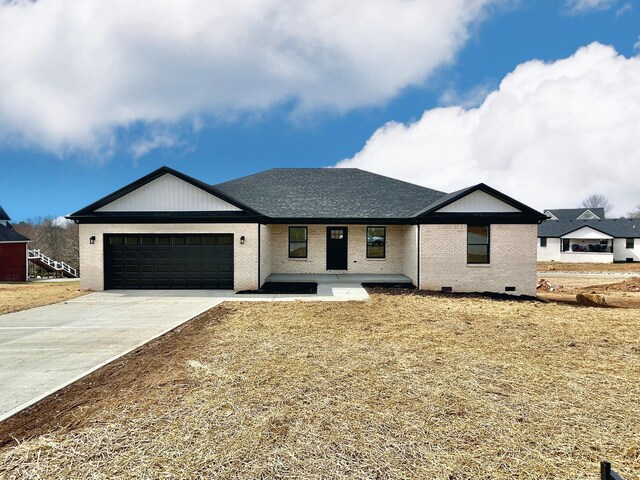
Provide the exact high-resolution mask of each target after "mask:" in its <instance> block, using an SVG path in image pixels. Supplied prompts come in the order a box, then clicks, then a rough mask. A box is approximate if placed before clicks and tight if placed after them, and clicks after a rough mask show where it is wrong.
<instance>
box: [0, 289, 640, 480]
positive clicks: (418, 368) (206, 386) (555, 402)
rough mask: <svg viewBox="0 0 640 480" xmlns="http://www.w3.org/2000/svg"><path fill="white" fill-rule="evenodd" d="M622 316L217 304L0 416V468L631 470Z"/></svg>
mask: <svg viewBox="0 0 640 480" xmlns="http://www.w3.org/2000/svg"><path fill="white" fill-rule="evenodd" d="M638 312H639V311H638V310H631V309H603V308H597V309H596V308H584V307H574V306H569V305H558V304H551V303H549V304H545V303H542V302H516V301H496V300H490V299H484V298H455V297H446V296H433V295H423V294H420V293H409V292H405V293H403V294H383V293H379V292H378V293H375V294H373V295H372V300H371V301H370V302H362V303H357V302H354V303H295V304H292V303H285V302H282V303H226V304H224V306H221V307H218V308H216V309H213V310H211V311H210V312H209V313H207V314H205V315H204V316H203V317H202V318H200V319H198V320H196V321H194V322H192V323H191V324H189V325H187V326H186V327H184V328H183V329H182V330H181V331H179V332H175V333H173V334H170V335H168V336H166V337H164V338H162V339H160V340H159V341H157V342H155V343H154V344H153V345H151V346H150V347H148V348H145V349H144V350H143V351H141V352H139V353H137V354H135V355H131V356H129V357H127V358H126V359H124V360H123V361H121V362H118V364H117V365H112V366H109V367H107V369H106V370H104V371H102V372H97V373H96V374H95V375H94V376H92V377H91V378H89V379H87V380H86V381H84V382H80V384H77V385H76V386H74V387H72V388H71V389H69V390H68V391H67V392H65V393H63V394H62V395H60V396H58V397H57V398H55V399H52V400H50V401H49V403H46V402H45V404H44V406H41V409H40V411H35V412H34V411H32V412H27V413H26V414H25V415H23V418H22V424H21V423H20V421H19V419H18V420H16V421H14V422H13V423H7V424H5V425H4V431H3V430H2V427H3V426H2V425H0V440H2V439H3V438H4V439H5V440H6V439H7V438H8V437H9V435H17V437H18V443H16V441H14V440H12V441H11V442H10V443H9V444H7V445H5V446H4V447H3V448H2V449H1V450H0V476H2V475H4V476H6V477H10V478H11V477H30V478H88V477H90V478H420V479H471V478H473V479H512V478H518V479H547V478H562V479H582V478H594V479H595V478H598V475H597V471H598V462H599V460H601V459H608V460H610V461H612V462H613V464H614V467H615V468H616V469H617V470H618V471H620V473H621V474H622V475H623V476H624V478H625V479H627V480H632V479H638V478H640V476H639V475H640V404H639V402H638V399H640V382H639V381H638V379H639V378H640V335H638V331H639V327H640V315H639V314H638ZM47 409H48V410H47ZM36 419H37V420H38V421H40V422H41V424H40V425H39V426H38V427H37V428H35V429H34V427H33V422H34V420H36ZM11 428H13V429H14V430H13V431H11ZM25 436H29V437H30V438H25Z"/></svg>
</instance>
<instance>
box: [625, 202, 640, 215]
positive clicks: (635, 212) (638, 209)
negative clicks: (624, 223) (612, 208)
mask: <svg viewBox="0 0 640 480" xmlns="http://www.w3.org/2000/svg"><path fill="white" fill-rule="evenodd" d="M627 217H629V218H640V203H639V204H638V205H636V208H635V210H632V211H631V212H629V213H627Z"/></svg>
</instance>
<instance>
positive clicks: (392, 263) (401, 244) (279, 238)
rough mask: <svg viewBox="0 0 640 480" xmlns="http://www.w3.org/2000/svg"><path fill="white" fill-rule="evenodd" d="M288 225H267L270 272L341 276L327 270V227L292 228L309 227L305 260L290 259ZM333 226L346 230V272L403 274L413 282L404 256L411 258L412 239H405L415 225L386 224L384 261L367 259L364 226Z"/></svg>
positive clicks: (412, 233)
mask: <svg viewBox="0 0 640 480" xmlns="http://www.w3.org/2000/svg"><path fill="white" fill-rule="evenodd" d="M289 226H290V225H269V226H268V230H269V231H270V242H269V243H270V245H271V250H270V254H271V271H272V272H273V273H344V271H343V270H337V271H334V270H327V269H326V268H327V264H326V250H327V226H328V225H304V224H297V225H291V226H303V227H304V226H306V227H308V244H307V258H306V259H297V258H296V259H291V258H289ZM335 226H340V227H343V226H347V227H348V229H349V233H348V258H347V262H348V263H347V267H348V273H380V274H385V273H386V274H405V275H407V276H409V277H410V278H414V279H415V277H416V274H415V273H414V274H413V276H411V275H408V274H407V273H405V272H408V271H409V270H410V268H408V267H407V261H408V262H411V260H410V259H409V260H407V258H406V257H407V255H408V256H409V257H410V256H411V255H412V252H411V248H410V244H411V240H410V239H409V240H407V236H410V237H412V238H415V231H416V230H415V227H414V226H405V225H387V245H386V258H384V259H369V258H366V256H367V253H366V227H367V226H366V225H341V224H335ZM370 226H372V227H375V226H383V225H379V224H378V225H370ZM412 235H413V236H412ZM413 256H414V257H415V247H413Z"/></svg>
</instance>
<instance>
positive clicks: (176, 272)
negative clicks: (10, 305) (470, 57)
mask: <svg viewBox="0 0 640 480" xmlns="http://www.w3.org/2000/svg"><path fill="white" fill-rule="evenodd" d="M69 218H70V219H72V220H74V221H75V222H77V223H79V224H80V229H79V231H80V265H81V267H82V272H83V274H82V278H81V281H80V282H81V288H84V289H86V288H89V289H93V290H104V289H121V288H127V289H129V288H131V289H136V288H161V289H166V288H171V289H174V288H225V289H234V290H238V291H241V290H256V289H259V288H260V287H261V286H262V285H263V284H264V283H265V282H270V281H278V280H277V276H280V278H282V276H283V275H286V276H287V277H288V278H292V276H293V278H295V279H297V280H295V281H308V276H309V275H317V274H332V275H335V274H341V275H344V274H349V275H360V277H353V278H354V281H356V280H355V278H361V276H362V275H363V274H364V275H368V276H376V278H382V279H385V278H390V279H398V278H399V279H400V280H402V281H401V282H400V283H410V284H413V285H415V286H416V287H418V288H421V289H426V290H443V291H453V292H499V293H508V294H512V295H535V294H536V289H535V287H536V250H535V243H536V231H537V227H538V224H539V223H540V222H541V221H543V220H544V218H545V217H544V215H542V214H541V213H540V212H537V211H535V210H533V209H532V208H530V207H527V206H526V205H523V204H522V203H520V202H518V201H517V200H514V199H513V198H510V197H508V196H507V195H504V194H503V193H501V192H498V191H497V190H495V189H493V188H491V187H489V186H487V185H484V184H478V185H474V186H471V187H468V188H464V189H462V190H459V191H457V192H453V193H449V194H445V193H444V192H439V191H437V190H432V189H429V188H425V187H421V186H418V185H414V184H411V183H407V182H402V181H399V180H395V179H393V178H389V177H385V176H382V175H376V174H374V173H370V172H365V171H363V170H358V169H346V168H345V169H342V168H299V169H297V168H288V169H273V170H268V171H266V172H261V173H257V174H254V175H249V176H247V177H242V178H238V179H235V180H231V181H228V182H225V183H220V184H217V185H209V184H207V183H204V182H201V181H199V180H196V179H195V178H192V177H189V176H188V175H185V174H183V173H180V172H177V171H175V170H173V169H171V168H167V167H163V168H160V169H158V170H156V171H155V172H152V173H150V174H149V175H147V176H145V177H142V178H141V179H139V180H137V181H135V182H133V183H132V184H130V185H127V186H126V187H124V188H122V189H120V190H118V191H116V192H114V193H112V194H111V195H108V196H107V197H105V198H103V199H101V200H98V201H97V202H95V203H93V204H92V205H89V206H88V207H86V208H83V209H82V210H80V211H78V212H76V213H74V214H73V215H71V216H70V217H69ZM305 275H306V276H307V278H305ZM287 281H289V280H287ZM368 281H371V280H368ZM373 281H378V280H373ZM381 281H382V280H381ZM397 281H398V280H394V282H397Z"/></svg>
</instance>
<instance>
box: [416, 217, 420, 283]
mask: <svg viewBox="0 0 640 480" xmlns="http://www.w3.org/2000/svg"><path fill="white" fill-rule="evenodd" d="M416 227H417V229H418V249H417V251H418V278H417V280H416V283H417V284H418V285H416V287H418V290H420V224H417V225H416Z"/></svg>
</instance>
